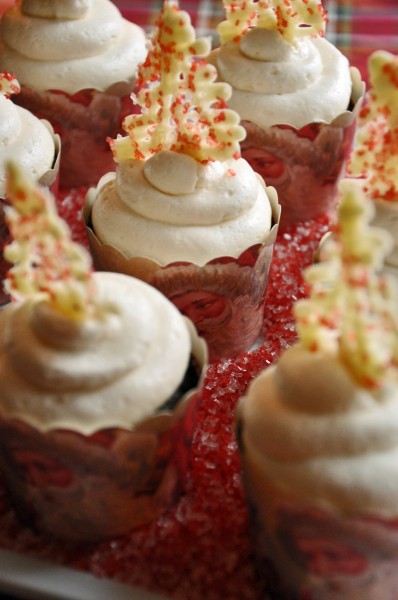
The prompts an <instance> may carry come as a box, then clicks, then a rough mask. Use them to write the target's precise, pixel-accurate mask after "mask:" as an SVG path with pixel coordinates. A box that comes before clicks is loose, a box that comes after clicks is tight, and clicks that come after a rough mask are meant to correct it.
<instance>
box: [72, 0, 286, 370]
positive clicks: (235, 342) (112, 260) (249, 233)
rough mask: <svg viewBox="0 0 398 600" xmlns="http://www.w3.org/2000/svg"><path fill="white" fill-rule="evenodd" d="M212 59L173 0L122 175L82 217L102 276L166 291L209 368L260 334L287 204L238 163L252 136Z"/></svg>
mask: <svg viewBox="0 0 398 600" xmlns="http://www.w3.org/2000/svg"><path fill="white" fill-rule="evenodd" d="M209 51H210V47H209V40H207V39H204V38H200V39H195V31H194V29H193V27H192V26H191V23H190V19H189V16H188V14H187V13H186V12H184V11H181V10H180V9H179V8H178V5H177V3H175V2H165V4H164V8H163V10H162V11H161V14H160V17H159V21H158V23H157V28H156V31H155V34H154V39H153V46H152V49H151V50H150V51H149V54H148V58H147V60H146V62H145V63H144V64H143V65H142V66H141V67H140V69H139V85H140V86H141V89H140V91H139V93H138V94H137V102H138V104H139V105H140V106H141V107H142V114H140V115H131V116H129V117H127V118H126V120H125V122H124V128H125V130H126V132H127V134H128V135H127V136H124V137H118V138H117V139H116V140H113V141H112V142H111V143H112V147H113V151H114V154H115V160H116V161H117V163H118V166H117V169H116V176H115V177H114V176H113V175H112V174H111V175H110V176H109V177H107V176H105V177H104V178H103V179H102V180H101V181H100V183H99V185H98V187H97V189H92V190H90V191H89V193H88V196H87V201H86V206H85V212H84V217H85V222H86V225H87V233H88V238H89V242H90V246H91V250H92V254H93V256H94V263H95V265H96V267H97V268H101V269H103V270H116V271H120V272H124V273H128V274H131V275H135V276H137V277H139V278H142V279H144V280H146V281H147V282H149V283H150V284H151V285H153V286H155V287H156V288H158V289H159V290H160V291H162V292H163V293H164V294H165V295H166V296H167V297H168V298H169V299H170V300H171V301H172V302H173V303H174V304H175V305H176V306H177V307H178V308H179V309H180V310H181V311H182V312H183V313H184V314H186V315H187V316H189V317H190V318H191V319H192V321H193V322H194V324H195V325H196V327H197V329H198V332H199V333H200V335H202V336H203V337H204V338H205V339H206V341H207V343H208V346H209V354H210V358H211V359H212V360H213V359H218V358H222V357H226V356H233V355H235V354H238V353H239V352H241V351H243V350H248V349H249V348H250V346H251V345H252V344H253V343H254V342H255V340H256V339H257V338H258V336H259V333H260V330H261V327H262V323H263V309H264V297H265V289H266V284H267V279H268V272H269V267H270V263H271V257H272V252H273V245H274V241H275V237H276V232H277V222H278V219H279V206H278V204H277V198H276V194H275V190H273V189H271V188H266V187H265V185H264V182H263V181H262V180H261V178H260V177H258V176H257V175H256V174H255V173H254V171H253V170H252V169H251V168H250V166H249V165H248V163H247V162H246V161H245V160H243V159H241V158H240V157H239V140H240V139H242V137H243V135H244V131H243V129H242V128H241V127H240V126H239V117H238V115H237V114H236V113H235V112H233V111H231V110H229V109H228V108H227V105H226V100H227V99H228V96H229V93H230V88H229V86H228V85H227V84H223V83H216V82H215V79H216V72H215V69H214V67H213V66H212V65H208V64H207V62H206V60H205V57H206V56H207V55H208V53H209ZM148 82H149V83H148Z"/></svg>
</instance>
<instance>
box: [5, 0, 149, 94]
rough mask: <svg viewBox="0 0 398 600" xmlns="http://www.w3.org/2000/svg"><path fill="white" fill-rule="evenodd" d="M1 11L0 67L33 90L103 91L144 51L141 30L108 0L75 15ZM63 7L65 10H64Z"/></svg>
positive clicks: (129, 72)
mask: <svg viewBox="0 0 398 600" xmlns="http://www.w3.org/2000/svg"><path fill="white" fill-rule="evenodd" d="M23 10H24V7H23V5H22V7H14V8H11V9H9V10H8V11H6V13H5V14H4V15H3V17H2V20H1V26H0V33H1V38H2V41H1V45H0V68H1V69H5V70H8V71H11V72H14V73H16V74H17V77H18V79H19V81H20V82H21V83H22V84H23V85H25V86H28V87H30V88H32V89H34V90H37V91H45V90H49V89H50V90H51V89H56V90H57V89H61V90H64V91H66V92H68V93H71V94H73V93H75V92H77V91H79V90H82V89H92V88H93V89H96V90H100V91H104V90H106V89H108V88H109V87H110V86H111V85H112V84H114V83H115V82H119V81H120V82H123V81H130V80H131V79H132V78H133V76H134V73H135V70H136V68H137V66H138V64H139V63H140V62H142V61H143V60H144V59H145V56H146V42H145V34H144V32H143V31H142V29H141V28H140V27H138V26H137V25H135V24H134V23H131V22H129V21H127V20H126V19H123V17H122V15H121V13H120V11H119V10H118V8H117V7H116V6H115V5H114V4H113V3H112V2H110V1H109V0H93V2H92V3H91V5H90V6H89V7H86V11H85V13H84V14H83V15H81V17H80V18H71V15H72V14H74V9H73V7H72V8H71V9H70V10H71V12H70V13H69V12H68V10H69V9H68V10H67V11H66V12H67V13H68V15H69V18H67V16H66V15H65V14H64V15H63V18H60V17H59V18H57V15H55V17H54V18H44V17H39V16H31V12H32V11H31V10H30V11H29V13H30V14H28V13H25V12H23ZM64 12H65V11H64Z"/></svg>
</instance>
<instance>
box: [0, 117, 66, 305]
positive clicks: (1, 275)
mask: <svg viewBox="0 0 398 600" xmlns="http://www.w3.org/2000/svg"><path fill="white" fill-rule="evenodd" d="M43 123H44V125H45V126H46V127H47V128H48V130H49V131H50V133H51V135H52V137H53V140H54V149H55V153H54V162H53V164H52V167H51V169H48V170H47V171H45V172H44V173H43V175H42V176H41V177H40V179H39V183H41V184H42V185H44V186H46V187H48V188H49V189H50V190H51V192H52V193H53V194H54V195H56V194H57V193H58V186H59V166H60V162H61V139H60V137H59V135H58V134H56V133H54V129H53V127H52V125H51V124H50V123H49V122H48V121H46V120H44V119H43ZM3 206H4V200H2V199H1V198H0V247H1V258H0V307H1V306H3V305H4V304H7V303H8V302H9V300H10V298H9V296H8V294H6V293H5V291H4V289H3V284H2V282H3V281H4V279H5V277H6V274H7V272H8V270H9V268H10V266H11V265H10V263H8V262H7V261H6V260H5V259H4V256H3V248H4V246H5V245H6V244H7V243H8V242H9V241H10V234H9V231H8V228H7V225H6V224H5V221H4V209H3Z"/></svg>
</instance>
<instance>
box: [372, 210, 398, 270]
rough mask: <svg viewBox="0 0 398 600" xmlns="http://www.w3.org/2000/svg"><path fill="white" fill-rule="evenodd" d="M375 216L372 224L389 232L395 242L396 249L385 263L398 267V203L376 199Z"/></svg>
mask: <svg viewBox="0 0 398 600" xmlns="http://www.w3.org/2000/svg"><path fill="white" fill-rule="evenodd" d="M373 203H374V207H375V216H374V219H373V222H372V224H373V225H375V226H376V227H381V228H382V229H385V230H386V231H388V232H389V233H390V234H391V236H392V238H393V240H394V247H393V250H392V251H391V252H390V254H389V255H388V256H386V259H385V262H386V264H387V265H390V266H392V267H398V202H394V201H391V200H382V199H380V198H375V199H374V200H373Z"/></svg>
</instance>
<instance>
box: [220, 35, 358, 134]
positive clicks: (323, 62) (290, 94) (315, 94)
mask: <svg viewBox="0 0 398 600" xmlns="http://www.w3.org/2000/svg"><path fill="white" fill-rule="evenodd" d="M213 56H214V62H215V65H216V67H217V70H218V73H219V78H220V79H221V80H222V81H226V82H228V83H229V84H230V85H232V87H233V93H232V97H231V99H230V100H229V106H230V108H232V109H234V110H236V111H237V112H238V113H239V115H240V117H241V119H246V120H250V121H252V122H254V123H256V124H257V125H259V126H260V127H269V126H271V125H276V124H281V123H282V124H290V125H293V126H294V127H296V128H301V127H303V126H304V125H306V124H308V123H312V122H314V121H324V122H327V123H330V122H331V121H333V120H334V119H335V118H336V117H337V116H338V115H339V114H341V113H342V112H344V111H346V110H347V109H348V105H349V101H350V96H351V87H352V85H351V77H350V70H349V64H348V60H347V59H346V57H345V56H343V54H342V53H341V52H339V50H337V48H335V47H334V46H333V45H332V44H331V43H329V42H328V41H327V40H325V39H324V38H321V37H318V38H309V37H303V38H299V39H297V40H296V41H295V42H294V43H292V44H291V43H289V42H287V41H286V40H284V39H283V37H282V36H281V35H280V34H279V33H278V32H277V31H274V30H268V29H262V28H254V29H252V30H251V31H250V32H249V33H248V34H246V35H245V36H244V37H243V38H242V39H241V41H240V42H228V43H226V44H224V45H223V46H221V47H220V48H219V49H218V50H216V51H215V53H214V55H213Z"/></svg>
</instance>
